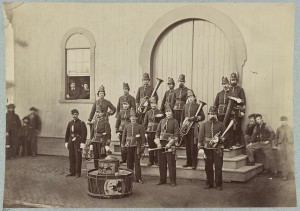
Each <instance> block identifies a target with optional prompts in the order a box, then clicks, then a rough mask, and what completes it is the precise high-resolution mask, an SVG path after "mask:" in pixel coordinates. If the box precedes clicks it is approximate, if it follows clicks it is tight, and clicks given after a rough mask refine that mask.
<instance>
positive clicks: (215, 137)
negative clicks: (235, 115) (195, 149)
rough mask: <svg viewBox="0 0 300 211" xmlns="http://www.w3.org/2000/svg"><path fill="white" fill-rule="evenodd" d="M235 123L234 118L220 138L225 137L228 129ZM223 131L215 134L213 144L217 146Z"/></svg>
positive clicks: (211, 142)
mask: <svg viewBox="0 0 300 211" xmlns="http://www.w3.org/2000/svg"><path fill="white" fill-rule="evenodd" d="M233 124H234V120H231V121H230V123H229V125H228V126H227V128H226V130H225V131H224V132H223V134H222V135H221V137H220V138H223V137H224V136H225V135H226V133H227V132H228V130H229V129H230V128H231V127H232V125H233ZM220 133H221V131H220V132H218V133H217V134H216V135H214V137H213V138H212V139H211V141H210V143H209V144H211V145H213V147H216V146H217V144H218V143H219V135H220Z"/></svg>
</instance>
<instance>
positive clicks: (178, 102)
mask: <svg viewBox="0 0 300 211" xmlns="http://www.w3.org/2000/svg"><path fill="white" fill-rule="evenodd" d="M188 90H189V89H188V88H187V87H183V88H179V87H178V88H177V89H175V90H174V95H173V96H174V97H175V105H174V110H182V109H183V106H184V105H185V104H186V100H187V91H188Z"/></svg>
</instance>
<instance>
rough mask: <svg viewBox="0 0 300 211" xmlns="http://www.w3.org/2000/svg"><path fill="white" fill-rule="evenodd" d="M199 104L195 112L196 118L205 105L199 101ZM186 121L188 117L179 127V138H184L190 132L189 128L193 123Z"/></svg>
mask: <svg viewBox="0 0 300 211" xmlns="http://www.w3.org/2000/svg"><path fill="white" fill-rule="evenodd" d="M199 103H200V105H199V107H198V110H197V112H196V114H195V116H197V115H198V114H199V112H200V110H201V109H202V108H203V106H205V105H206V103H205V102H203V101H199ZM188 119H189V117H186V118H185V119H184V121H183V123H182V125H181V127H180V131H179V132H180V135H181V137H182V136H185V135H186V134H188V132H189V131H190V129H191V127H192V126H193V124H194V122H190V121H189V120H188Z"/></svg>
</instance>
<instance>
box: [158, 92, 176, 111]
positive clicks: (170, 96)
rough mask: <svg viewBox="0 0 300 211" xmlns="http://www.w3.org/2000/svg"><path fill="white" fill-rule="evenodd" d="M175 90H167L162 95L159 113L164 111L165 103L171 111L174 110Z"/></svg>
mask: <svg viewBox="0 0 300 211" xmlns="http://www.w3.org/2000/svg"><path fill="white" fill-rule="evenodd" d="M174 95H175V90H174V89H172V90H167V91H166V92H165V95H164V98H163V99H162V102H161V109H160V110H161V111H163V112H164V111H165V104H166V103H169V104H170V106H171V108H172V109H173V108H174V105H175V101H176V99H175V96H174Z"/></svg>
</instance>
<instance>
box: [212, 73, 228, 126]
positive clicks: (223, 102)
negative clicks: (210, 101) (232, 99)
mask: <svg viewBox="0 0 300 211" xmlns="http://www.w3.org/2000/svg"><path fill="white" fill-rule="evenodd" d="M222 86H223V90H222V91H220V92H218V94H217V96H216V98H215V102H214V106H215V107H216V108H217V111H218V120H219V121H220V122H223V120H224V117H225V114H226V111H227V106H228V101H229V99H228V98H227V96H228V94H229V81H228V79H227V77H222Z"/></svg>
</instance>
